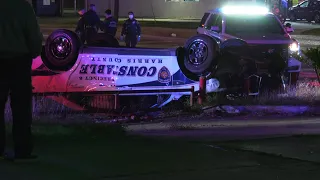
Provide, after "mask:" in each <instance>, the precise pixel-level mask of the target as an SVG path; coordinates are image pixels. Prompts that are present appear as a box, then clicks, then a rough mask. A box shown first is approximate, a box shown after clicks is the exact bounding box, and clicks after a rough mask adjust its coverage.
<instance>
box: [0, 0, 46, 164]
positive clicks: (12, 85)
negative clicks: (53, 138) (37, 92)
mask: <svg viewBox="0 0 320 180" xmlns="http://www.w3.org/2000/svg"><path fill="white" fill-rule="evenodd" d="M0 9H1V10H0V17H1V18H0V19H1V20H0V39H1V43H0V62H1V66H2V67H4V68H2V69H1V71H0V87H1V88H0V105H1V108H0V109H1V111H0V157H1V158H4V159H7V160H15V159H34V158H36V156H34V155H32V151H33V140H32V131H31V124H32V84H31V67H32V60H33V59H34V58H36V57H37V56H39V55H40V54H41V50H42V41H43V36H42V33H41V31H40V27H39V24H38V22H37V17H36V15H35V13H34V10H33V8H32V6H31V4H29V3H28V1H25V0H2V1H1V7H0ZM21 17H23V18H21ZM9 93H10V100H11V109H12V116H13V124H12V125H13V126H12V134H13V142H14V153H12V154H8V153H7V154H5V153H4V151H5V144H6V143H5V142H6V141H5V140H6V137H5V135H6V133H5V117H4V111H5V105H6V102H7V99H8V94H9Z"/></svg>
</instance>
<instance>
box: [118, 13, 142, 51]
mask: <svg viewBox="0 0 320 180" xmlns="http://www.w3.org/2000/svg"><path fill="white" fill-rule="evenodd" d="M128 16H129V19H127V20H126V21H125V22H124V24H123V27H122V32H121V36H120V40H121V41H122V40H123V36H125V42H126V46H127V47H136V45H137V43H138V41H140V38H141V37H140V35H141V27H140V24H139V22H138V21H137V20H136V19H135V18H134V14H133V12H129V13H128Z"/></svg>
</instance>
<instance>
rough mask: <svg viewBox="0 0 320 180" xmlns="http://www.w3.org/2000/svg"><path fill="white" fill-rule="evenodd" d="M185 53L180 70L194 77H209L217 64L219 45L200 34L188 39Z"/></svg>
mask: <svg viewBox="0 0 320 180" xmlns="http://www.w3.org/2000/svg"><path fill="white" fill-rule="evenodd" d="M184 51H185V53H184V58H183V63H180V64H179V65H180V68H182V69H185V70H187V71H188V72H189V73H192V74H193V75H194V76H198V77H199V76H207V75H208V74H210V73H211V71H212V70H213V68H214V66H215V65H216V64H217V56H218V54H219V46H218V43H217V41H216V40H214V39H213V38H211V37H209V36H207V35H202V34H199V35H196V36H193V37H191V38H190V39H188V40H187V42H186V43H185V46H184ZM181 66H183V67H181Z"/></svg>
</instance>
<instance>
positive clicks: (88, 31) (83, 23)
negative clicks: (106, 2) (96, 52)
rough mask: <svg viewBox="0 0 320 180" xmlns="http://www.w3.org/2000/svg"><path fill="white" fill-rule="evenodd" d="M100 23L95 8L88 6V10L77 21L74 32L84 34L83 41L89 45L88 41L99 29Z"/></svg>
mask: <svg viewBox="0 0 320 180" xmlns="http://www.w3.org/2000/svg"><path fill="white" fill-rule="evenodd" d="M100 23H101V22H100V18H99V16H98V15H97V13H96V6H95V5H94V4H90V9H89V10H88V11H87V12H86V13H84V14H83V16H82V18H81V19H80V20H79V22H78V25H77V28H76V31H79V32H81V33H84V37H85V41H87V43H89V44H90V40H91V39H92V38H93V37H94V36H95V35H96V34H97V33H98V30H99V29H100Z"/></svg>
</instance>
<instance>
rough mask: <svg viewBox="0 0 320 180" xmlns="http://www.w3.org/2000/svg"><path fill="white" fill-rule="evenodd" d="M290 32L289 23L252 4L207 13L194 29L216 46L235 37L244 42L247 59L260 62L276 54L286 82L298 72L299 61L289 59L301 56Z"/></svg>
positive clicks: (230, 6)
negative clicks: (284, 70)
mask: <svg viewBox="0 0 320 180" xmlns="http://www.w3.org/2000/svg"><path fill="white" fill-rule="evenodd" d="M292 32H293V29H292V27H291V25H290V24H287V25H286V26H284V25H283V24H282V23H281V22H280V21H279V19H278V18H277V17H276V16H275V15H274V14H272V13H270V12H269V11H268V9H267V8H265V7H262V6H252V5H249V6H248V5H247V6H232V5H229V6H225V7H223V8H219V9H214V10H210V11H207V12H206V13H205V14H204V16H203V18H202V19H201V22H200V25H199V27H198V29H197V33H198V34H204V35H208V36H210V37H212V38H214V39H215V40H216V41H217V42H218V43H221V42H224V41H226V40H228V39H234V38H239V39H242V40H244V41H246V42H247V43H248V47H247V52H248V53H249V54H247V55H249V56H250V58H256V59H263V58H265V57H266V56H267V55H268V54H270V53H279V54H280V55H281V56H282V57H283V59H284V60H285V61H286V63H287V67H286V72H287V75H290V76H287V79H288V77H292V75H295V76H297V75H298V73H299V72H300V70H301V62H300V61H298V60H297V59H295V58H293V57H292V55H293V54H294V53H300V46H299V43H298V42H297V41H296V40H295V39H292V38H291V36H290V33H292ZM288 80H290V78H289V79H288Z"/></svg>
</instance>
